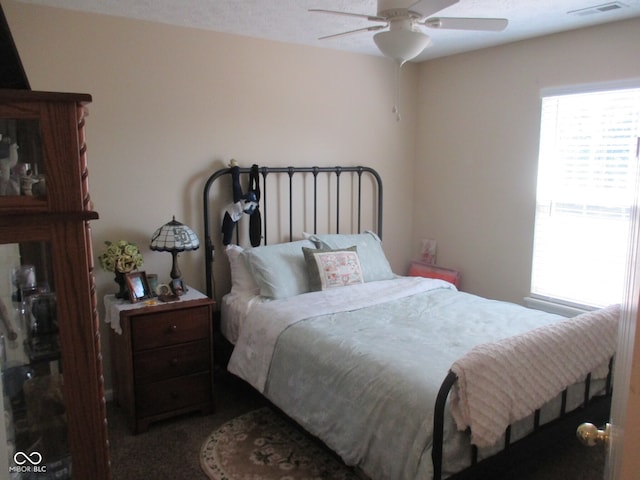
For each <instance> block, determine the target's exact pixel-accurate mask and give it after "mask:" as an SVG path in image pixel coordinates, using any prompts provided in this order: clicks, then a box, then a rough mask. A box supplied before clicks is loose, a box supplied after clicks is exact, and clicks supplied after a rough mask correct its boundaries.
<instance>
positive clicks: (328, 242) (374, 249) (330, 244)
mask: <svg viewBox="0 0 640 480" xmlns="http://www.w3.org/2000/svg"><path fill="white" fill-rule="evenodd" d="M309 238H310V240H312V241H313V242H314V243H315V245H316V248H328V249H337V248H347V247H350V246H353V245H355V246H356V248H357V251H358V258H359V259H360V265H361V267H362V275H363V277H364V281H365V282H373V281H376V280H391V279H392V278H394V277H395V275H394V274H393V272H392V271H391V266H390V265H389V261H388V260H387V257H386V256H385V254H384V251H383V250H382V243H381V241H380V237H378V235H376V234H375V233H373V232H370V231H367V232H365V233H358V234H352V235H349V234H338V233H329V234H320V235H312V236H311V237H309Z"/></svg>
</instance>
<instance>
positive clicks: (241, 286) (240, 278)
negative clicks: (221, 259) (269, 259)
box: [225, 244, 260, 295]
mask: <svg viewBox="0 0 640 480" xmlns="http://www.w3.org/2000/svg"><path fill="white" fill-rule="evenodd" d="M243 251H244V249H243V248H242V247H241V246H239V245H233V244H229V245H227V247H226V249H225V252H226V254H227V258H228V259H229V266H230V268H231V291H232V292H233V293H252V294H254V295H258V294H259V293H260V287H258V284H257V283H256V281H255V280H254V279H253V275H251V271H250V270H249V268H248V267H247V264H246V263H245V261H244V258H242V257H241V256H240V254H241V253H242V252H243Z"/></svg>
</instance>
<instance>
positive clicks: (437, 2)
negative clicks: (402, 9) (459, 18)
mask: <svg viewBox="0 0 640 480" xmlns="http://www.w3.org/2000/svg"><path fill="white" fill-rule="evenodd" d="M458 1H459V0H418V1H417V2H416V3H414V4H413V5H411V6H409V7H407V10H409V11H411V12H416V13H419V14H420V15H422V17H423V18H424V17H428V16H429V15H432V14H434V13H436V12H439V11H440V10H444V9H445V8H447V7H450V6H451V5H455V4H456V3H458Z"/></svg>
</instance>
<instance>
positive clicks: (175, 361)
mask: <svg viewBox="0 0 640 480" xmlns="http://www.w3.org/2000/svg"><path fill="white" fill-rule="evenodd" d="M170 363H171V365H172V366H174V367H175V366H176V365H178V358H177V357H173V358H172V359H171V362H170Z"/></svg>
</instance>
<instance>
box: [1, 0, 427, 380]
mask: <svg viewBox="0 0 640 480" xmlns="http://www.w3.org/2000/svg"><path fill="white" fill-rule="evenodd" d="M3 8H4V10H5V14H6V16H7V20H8V22H9V25H10V28H11V31H12V34H13V36H14V40H15V42H16V45H17V47H18V50H19V53H20V56H21V58H22V62H23V64H24V67H25V70H26V72H27V76H28V78H29V80H30V82H31V87H32V88H33V89H34V90H50V91H71V92H82V93H90V94H92V96H93V103H92V105H91V106H90V116H89V118H88V122H87V142H88V147H89V153H88V154H89V170H90V191H91V196H92V199H93V201H94V204H95V209H96V210H97V211H98V212H99V213H100V220H98V221H95V222H93V224H92V228H93V239H94V249H95V253H96V254H98V253H100V251H101V249H102V244H103V242H104V241H105V240H118V239H121V238H124V239H128V240H130V241H135V242H138V243H139V244H140V245H141V246H144V249H143V250H144V251H143V253H144V254H145V265H144V268H145V270H146V271H148V272H155V273H158V274H159V275H160V281H163V277H164V280H167V279H168V273H169V270H170V267H171V266H170V258H171V257H170V255H169V254H166V253H157V252H150V251H149V250H148V249H147V248H146V245H147V244H148V241H149V238H150V236H151V234H152V233H153V231H154V230H155V229H156V228H157V227H158V226H160V225H162V224H163V223H165V222H167V221H169V220H171V216H172V215H175V216H176V219H177V220H179V221H182V222H184V223H186V224H188V225H190V226H191V227H192V228H194V230H195V231H196V232H197V233H199V234H202V220H201V216H202V205H201V204H202V200H201V197H202V187H203V186H204V181H205V180H206V177H207V176H208V175H209V173H211V172H213V171H214V170H216V169H218V168H222V167H224V166H226V164H227V162H228V161H229V159H230V158H232V157H233V158H236V159H237V160H238V161H239V163H240V164H241V165H243V166H249V165H250V164H251V163H253V162H257V163H259V164H263V165H273V166H287V165H309V166H311V165H323V166H324V165H327V166H333V165H338V164H342V165H358V164H366V165H370V166H372V167H374V168H376V169H377V170H378V171H379V172H380V174H381V176H382V178H383V179H384V187H385V205H384V208H385V213H386V218H385V226H384V227H385V232H386V233H387V234H386V235H385V236H384V247H385V250H386V253H387V255H388V256H389V259H390V262H391V264H392V267H393V268H394V269H395V270H396V271H402V270H403V269H404V268H406V262H407V259H408V252H409V251H410V249H411V238H410V233H411V218H410V215H408V214H406V212H409V211H410V210H411V201H412V194H411V189H412V188H413V184H412V180H411V179H412V170H413V159H414V157H415V150H414V149H415V142H414V131H415V121H416V110H415V107H414V105H413V102H412V101H411V100H412V99H413V98H414V96H415V95H414V92H415V90H416V88H417V85H416V82H417V67H416V66H414V65H407V66H406V68H404V69H403V84H402V92H403V103H402V110H403V121H402V122H399V123H398V122H396V120H395V117H394V116H393V115H392V114H391V108H392V106H393V102H394V95H395V84H394V81H395V70H394V67H393V64H392V63H391V62H389V61H387V60H386V59H382V58H378V57H373V56H363V55H354V54H348V53H343V52H337V51H332V50H328V49H319V48H310V47H300V46H293V45H287V44H282V43H276V42H267V41H261V40H256V39H251V38H246V37H239V36H232V35H226V34H218V33H214V32H209V31H202V30H196V29H187V28H179V27H172V26H167V25H161V24H154V23H147V22H141V21H131V20H126V19H122V18H117V17H109V16H101V15H93V14H81V13H74V12H70V11H65V10H60V9H53V8H46V7H38V6H33V5H26V4H21V3H16V2H12V1H4V2H3ZM399 172H403V174H402V175H400V174H399ZM203 260H204V252H203V249H200V250H198V251H196V252H192V253H188V254H183V255H181V258H180V266H181V269H182V273H183V278H184V279H185V281H187V282H188V283H190V284H191V285H193V286H195V287H197V288H204V269H203ZM96 273H97V283H98V293H99V298H101V297H102V295H104V294H106V293H109V292H113V291H114V290H115V283H114V282H113V278H112V275H111V274H108V273H106V272H103V271H101V270H100V269H99V268H98V269H97V271H96ZM103 333H104V334H103V338H106V331H105V332H103ZM105 350H106V344H105ZM105 353H106V352H105ZM105 367H106V370H107V384H109V375H108V373H109V372H108V370H109V366H108V362H107V363H106V364H105Z"/></svg>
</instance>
